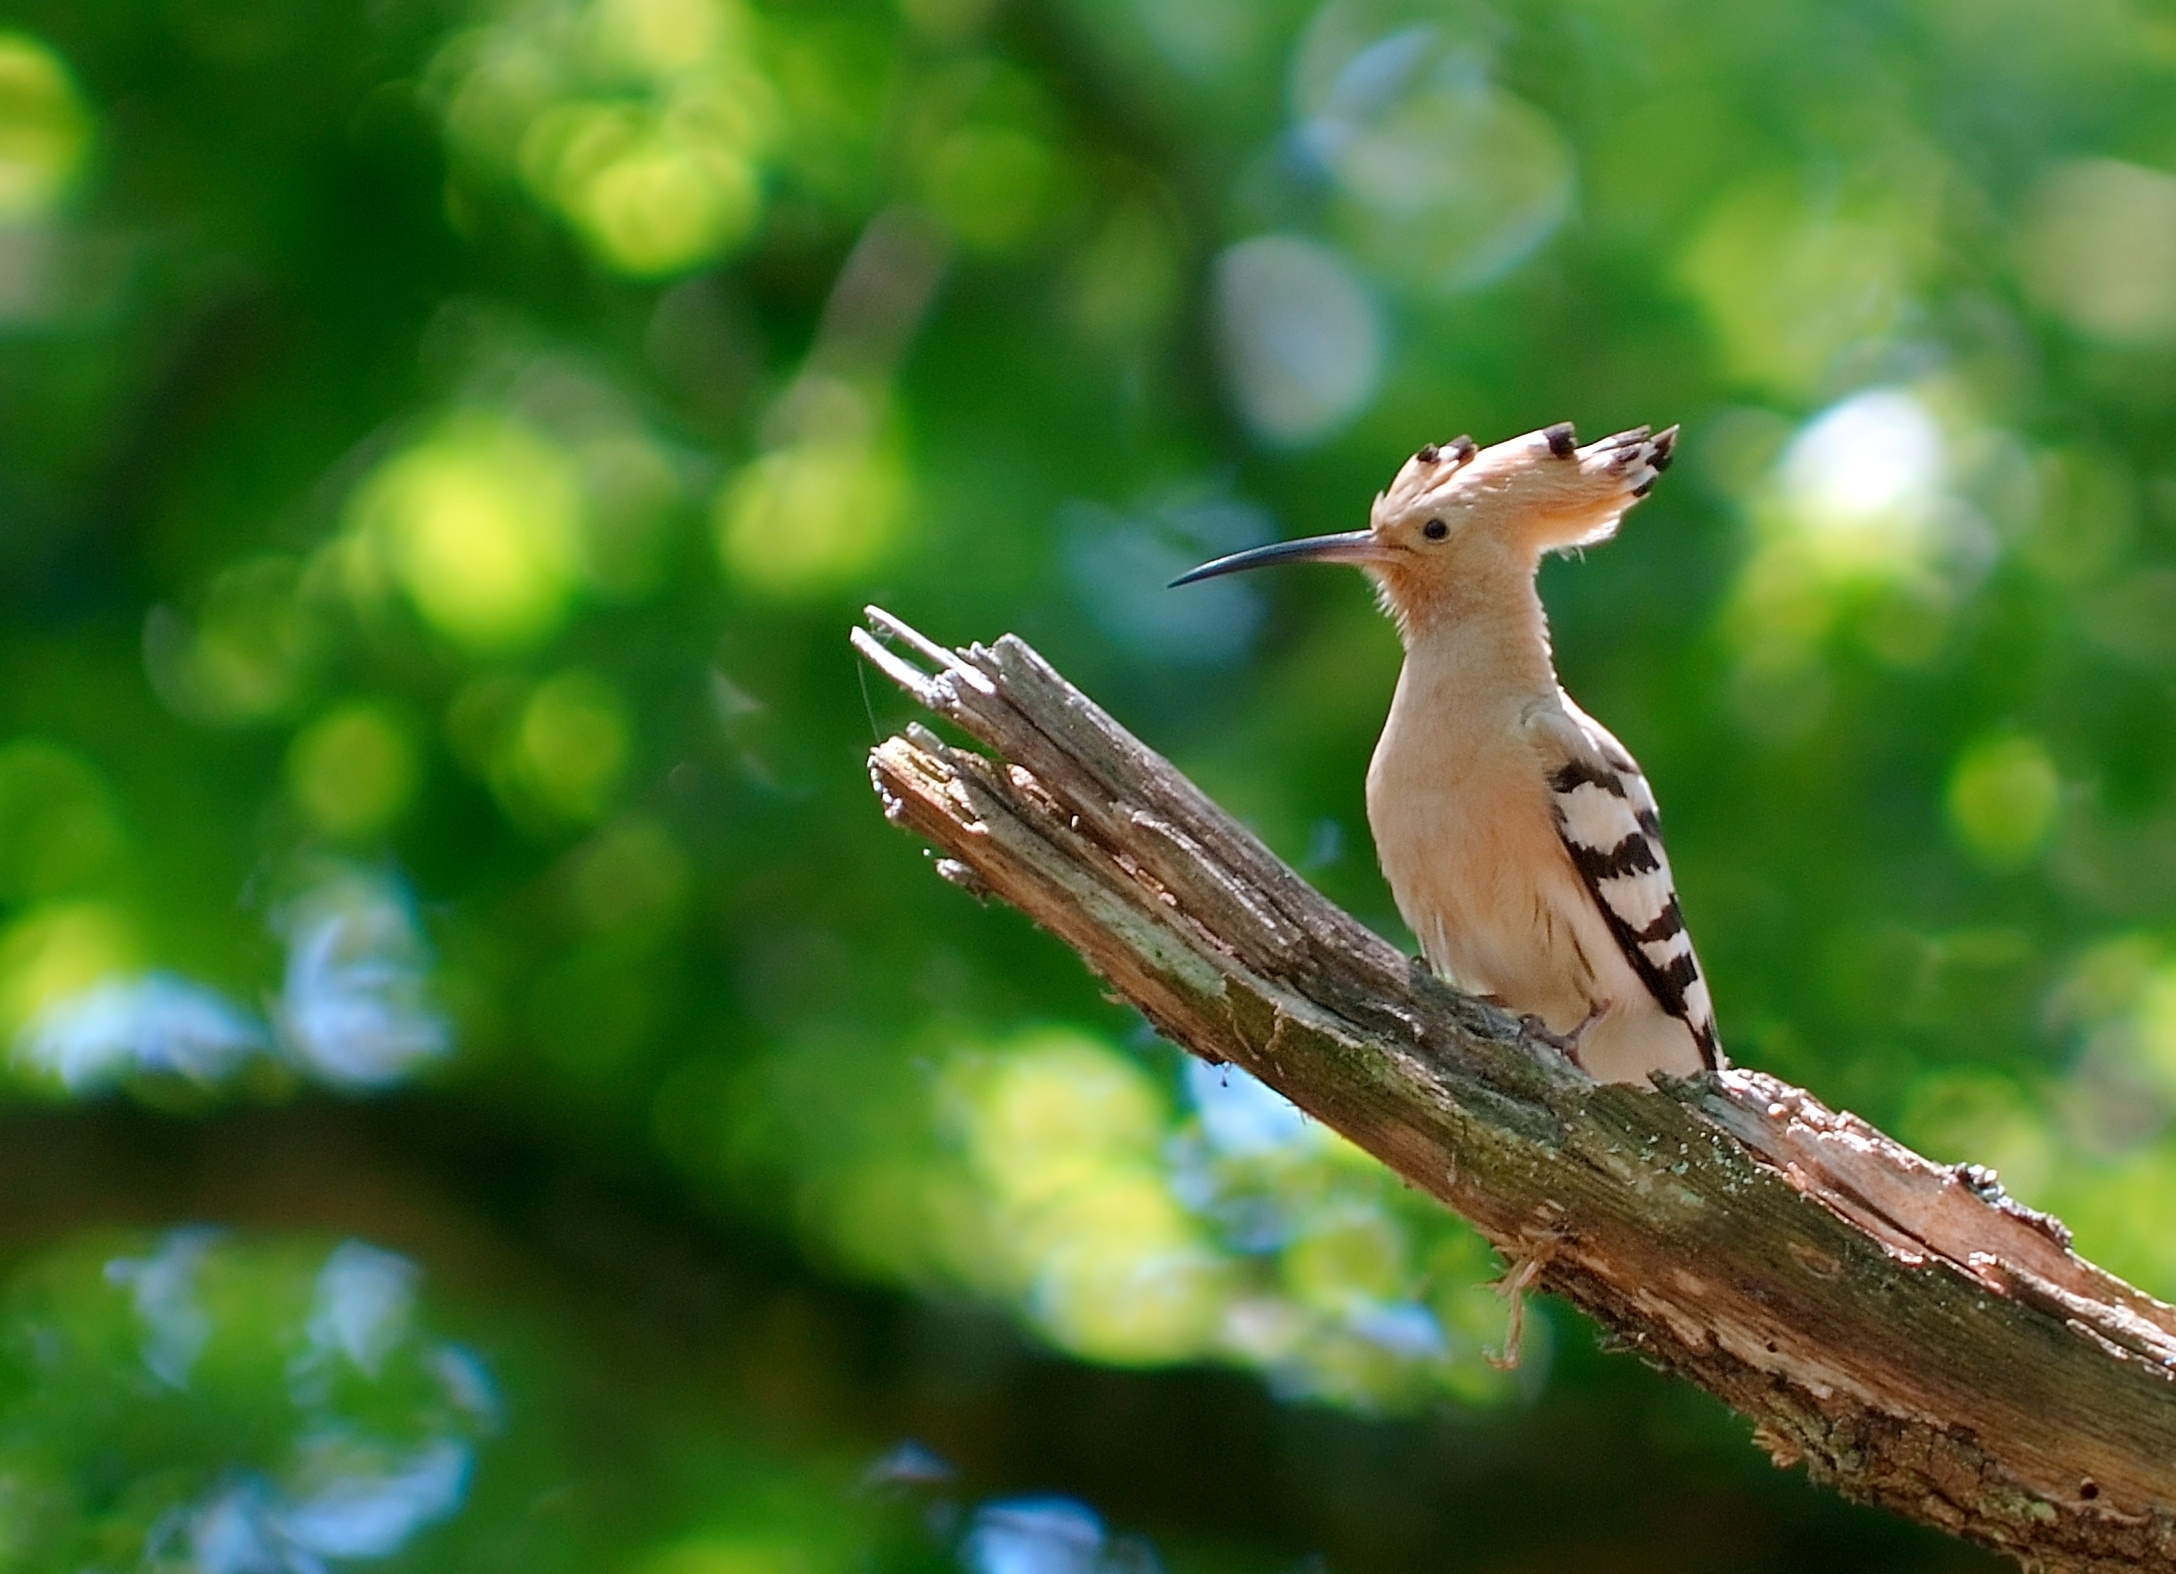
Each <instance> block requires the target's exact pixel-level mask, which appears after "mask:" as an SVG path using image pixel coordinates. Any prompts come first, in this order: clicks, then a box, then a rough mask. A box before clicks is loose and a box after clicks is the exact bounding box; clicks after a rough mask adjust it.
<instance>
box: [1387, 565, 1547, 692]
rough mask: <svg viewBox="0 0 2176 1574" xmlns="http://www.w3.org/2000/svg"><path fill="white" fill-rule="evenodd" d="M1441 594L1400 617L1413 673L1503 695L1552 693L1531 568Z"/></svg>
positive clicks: (1433, 682) (1441, 684) (1430, 683)
mask: <svg viewBox="0 0 2176 1574" xmlns="http://www.w3.org/2000/svg"><path fill="white" fill-rule="evenodd" d="M1468 588H1469V589H1470V590H1471V591H1472V592H1474V593H1472V594H1469V595H1461V596H1459V597H1458V598H1457V599H1456V600H1455V601H1452V600H1450V599H1448V598H1446V599H1445V600H1442V601H1439V602H1437V603H1435V604H1433V605H1431V606H1430V607H1429V608H1427V609H1426V612H1425V614H1424V615H1422V616H1419V617H1413V618H1409V619H1407V620H1406V621H1405V623H1404V625H1403V629H1402V632H1403V634H1404V637H1405V659H1406V666H1407V668H1408V670H1409V673H1410V675H1411V676H1412V677H1414V678H1416V679H1420V680H1422V681H1423V682H1425V683H1426V685H1427V687H1429V688H1430V689H1433V690H1436V691H1438V692H1441V690H1442V689H1443V688H1445V687H1448V688H1451V689H1455V690H1458V691H1461V692H1464V693H1469V694H1475V695H1492V696H1499V697H1504V698H1510V697H1514V696H1517V697H1525V696H1529V695H1531V696H1542V695H1548V694H1553V693H1555V692H1556V688H1557V677H1556V664H1555V662H1554V660H1552V658H1551V656H1550V652H1549V618H1548V614H1546V613H1545V612H1544V611H1543V610H1542V606H1541V596H1540V595H1539V593H1538V592H1536V590H1535V589H1534V581H1533V578H1532V576H1531V575H1527V576H1523V577H1520V578H1517V579H1513V580H1511V581H1510V582H1509V583H1500V584H1497V585H1493V586H1487V587H1482V586H1472V587H1468Z"/></svg>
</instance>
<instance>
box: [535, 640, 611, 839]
mask: <svg viewBox="0 0 2176 1574" xmlns="http://www.w3.org/2000/svg"><path fill="white" fill-rule="evenodd" d="M633 746H634V730H633V723H632V721H631V720H630V719H629V717H628V714H627V705H626V702H625V701H624V700H622V699H621V698H620V694H619V691H618V690H617V689H615V688H614V687H613V686H612V685H611V684H609V683H607V682H606V681H605V680H604V679H603V678H601V677H599V676H597V675H596V674H595V673H592V672H586V671H582V670H580V669H575V670H572V671H568V672H562V673H560V674H558V675H557V676H555V677H552V678H549V679H547V680H545V681H544V682H543V683H540V684H538V685H537V687H536V689H535V690H534V691H533V692H532V693H531V694H530V696H529V699H528V703H527V704H525V705H524V706H523V707H522V711H521V721H520V725H519V729H518V731H517V732H516V734H515V749H516V753H515V769H516V771H517V772H518V773H519V776H520V780H521V784H522V786H523V787H525V788H526V789H527V790H528V791H529V793H530V794H531V795H533V797H534V798H535V799H536V800H537V801H538V802H539V803H541V804H542V805H543V806H544V807H545V808H547V809H549V810H551V811H552V812H553V813H555V814H557V815H558V816H560V817H561V818H563V819H567V820H574V821H585V820H594V819H596V818H597V817H598V816H600V815H602V814H603V813H604V811H605V810H606V809H607V808H609V807H610V806H611V801H612V795H613V793H614V792H615V791H617V790H618V788H619V784H620V779H621V777H622V776H623V775H624V774H625V772H626V769H627V764H628V757H629V754H630V752H631V751H632V749H633Z"/></svg>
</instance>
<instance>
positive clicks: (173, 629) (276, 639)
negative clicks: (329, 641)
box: [144, 557, 323, 727]
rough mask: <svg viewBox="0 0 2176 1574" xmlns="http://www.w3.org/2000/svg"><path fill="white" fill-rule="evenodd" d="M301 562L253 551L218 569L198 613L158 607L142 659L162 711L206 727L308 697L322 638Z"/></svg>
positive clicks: (286, 708)
mask: <svg viewBox="0 0 2176 1574" xmlns="http://www.w3.org/2000/svg"><path fill="white" fill-rule="evenodd" d="M305 578H306V576H305V574H304V571H303V568H302V565H301V564H299V563H297V562H296V561H295V560H294V559H292V558H287V557H254V558H247V559H244V560H243V561H242V562H239V563H234V564H231V565H229V566H228V567H226V568H224V569H222V570H220V572H219V573H218V574H217V575H216V576H214V577H213V579H212V582H211V584H210V585H209V586H207V587H206V589H205V591H204V595H203V599H202V604H201V605H200V606H199V607H198V609H197V612H196V615H195V616H194V617H193V618H191V617H185V616H183V614H181V613H180V612H178V611H176V610H175V609H174V608H172V607H169V606H164V605H161V606H156V607H154V608H152V609H151V611H150V613H149V614H148V615H147V616H146V618H145V620H144V665H145V669H146V671H147V673H148V675H149V677H150V679H151V686H152V688H153V689H155V690H156V691H157V692H158V695H159V697H160V699H162V700H164V701H165V702H166V704H167V706H168V708H169V709H171V710H172V711H173V712H174V713H175V714H176V715H179V716H185V717H187V718H188V719H189V720H191V721H196V722H203V723H205V724H207V725H209V726H214V727H244V726H252V725H256V724H260V723H263V722H267V721H272V720H276V719H277V718H279V717H281V716H284V715H286V714H288V713H289V712H290V711H291V710H292V709H293V708H294V706H295V705H296V704H297V703H298V702H299V701H301V700H302V698H303V697H304V696H305V694H307V692H308V690H309V687H310V682H311V678H312V675H313V673H314V670H315V668H316V665H317V659H318V656H319V654H320V651H321V648H322V644H323V640H322V631H321V630H320V629H319V627H318V619H317V615H316V612H315V610H314V609H313V607H312V606H311V605H310V603H309V598H308V592H307V590H306V586H305Z"/></svg>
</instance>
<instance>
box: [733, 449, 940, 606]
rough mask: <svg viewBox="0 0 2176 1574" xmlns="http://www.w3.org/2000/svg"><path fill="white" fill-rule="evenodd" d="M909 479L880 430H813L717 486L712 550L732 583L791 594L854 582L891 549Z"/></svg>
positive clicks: (901, 521) (902, 517)
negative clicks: (715, 548)
mask: <svg viewBox="0 0 2176 1574" xmlns="http://www.w3.org/2000/svg"><path fill="white" fill-rule="evenodd" d="M911 495H912V493H911V482H910V478H909V475H908V471H907V466H906V462H905V460H904V458H903V457H902V456H901V455H900V454H899V453H898V452H897V451H896V450H895V449H894V448H892V447H890V446H887V445H886V444H884V443H883V442H882V440H880V439H877V438H874V437H860V436H855V435H853V434H852V433H850V432H848V433H841V434H838V435H828V434H825V435H817V436H812V437H808V438H804V439H801V440H799V441H795V442H792V443H789V444H787V445H785V446H784V447H780V448H775V449H773V450H771V451H770V452H768V453H765V454H761V455H759V456H757V457H756V458H755V459H753V460H751V461H750V462H749V463H748V464H747V465H745V466H743V467H742V468H741V469H740V471H739V472H737V473H736V474H735V475H733V476H732V477H731V478H730V479H729V480H728V481H727V482H726V484H725V486H724V487H723V488H722V489H721V490H720V492H719V494H718V500H717V504H716V508H715V511H714V517H715V521H716V526H717V531H718V551H719V554H720V556H721V557H722V558H723V559H724V562H725V569H726V573H727V575H728V577H730V578H731V579H732V580H733V581H734V583H736V584H743V585H747V586H750V587H751V588H753V589H756V590H760V591H766V592H769V593H772V594H774V595H782V596H796V595H805V594H809V593H813V592H819V591H827V590H832V589H835V588H837V587H839V586H841V585H847V584H851V583H853V582H854V581H855V580H856V579H857V578H859V577H860V576H861V575H862V574H864V573H866V572H867V571H868V570H869V569H871V568H873V567H875V566H876V565H877V564H878V563H880V562H881V561H883V559H884V558H885V557H886V556H887V555H888V554H889V553H890V552H891V551H892V550H893V548H894V546H895V545H896V543H897V539H898V536H899V534H900V527H901V526H902V525H903V524H904V523H905V521H906V515H907V508H908V504H909V501H910V499H911Z"/></svg>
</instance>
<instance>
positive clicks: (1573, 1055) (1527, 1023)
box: [1519, 1000, 1613, 1071]
mask: <svg viewBox="0 0 2176 1574" xmlns="http://www.w3.org/2000/svg"><path fill="white" fill-rule="evenodd" d="M1612 1003H1613V1002H1611V1001H1607V1000H1597V1001H1596V1002H1595V1003H1594V1004H1593V1005H1591V1006H1589V1007H1588V1008H1587V1014H1586V1016H1585V1017H1583V1018H1582V1019H1581V1020H1580V1023H1579V1025H1578V1026H1577V1027H1575V1028H1573V1029H1572V1030H1571V1031H1570V1032H1569V1033H1558V1032H1554V1031H1552V1030H1551V1028H1550V1026H1549V1024H1548V1023H1546V1022H1544V1021H1542V1019H1541V1018H1540V1017H1537V1016H1535V1015H1534V1014H1533V1013H1532V1012H1531V1011H1529V1012H1527V1013H1525V1014H1524V1015H1522V1016H1521V1017H1520V1018H1519V1031H1520V1032H1522V1033H1524V1034H1525V1035H1526V1036H1527V1037H1528V1038H1530V1039H1533V1040H1534V1041H1535V1042H1537V1043H1542V1044H1547V1045H1548V1046H1549V1047H1550V1048H1551V1049H1553V1050H1555V1051H1557V1053H1559V1054H1561V1055H1562V1056H1563V1057H1564V1058H1565V1059H1566V1060H1568V1061H1570V1062H1571V1063H1572V1064H1573V1065H1575V1066H1579V1046H1580V1044H1581V1043H1582V1042H1584V1041H1585V1039H1586V1036H1587V1034H1588V1033H1589V1032H1590V1031H1591V1030H1592V1029H1593V1027H1594V1024H1595V1023H1597V1022H1599V1021H1601V1020H1602V1018H1604V1017H1606V1016H1608V1015H1609V1008H1610V1006H1611V1004H1612ZM1579 1069H1580V1070H1582V1071H1584V1070H1586V1067H1584V1066H1579Z"/></svg>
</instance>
